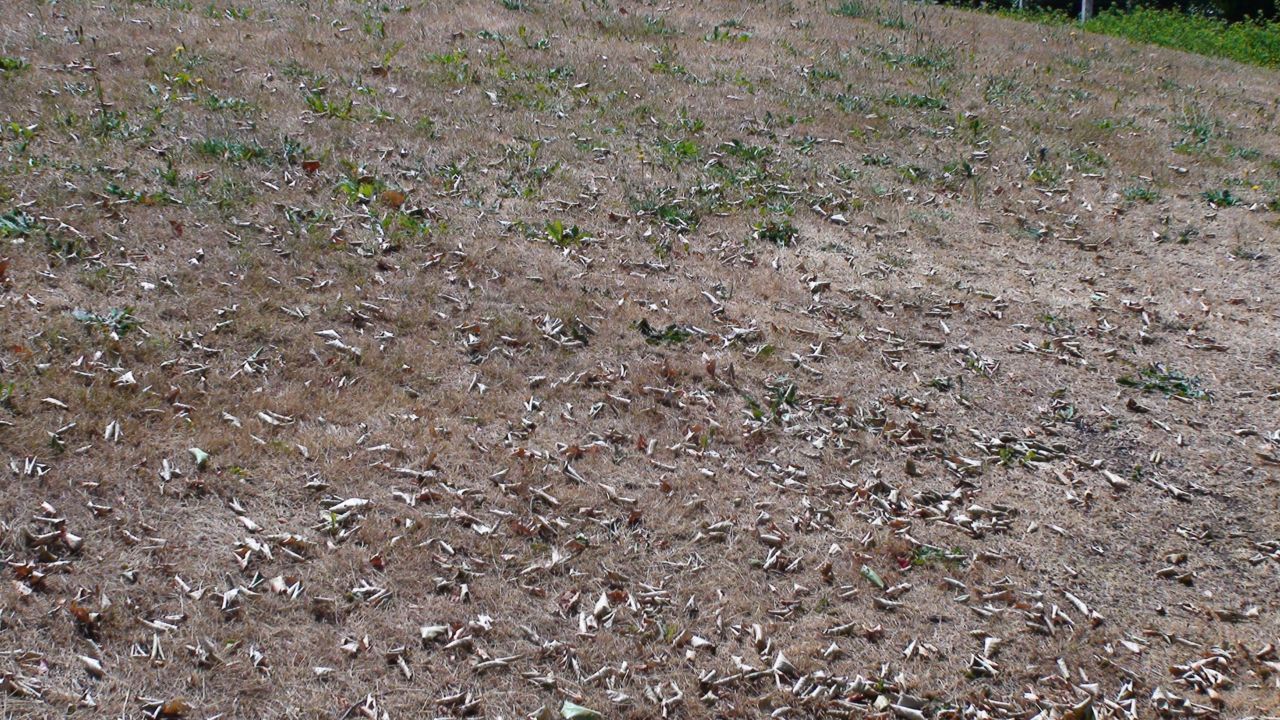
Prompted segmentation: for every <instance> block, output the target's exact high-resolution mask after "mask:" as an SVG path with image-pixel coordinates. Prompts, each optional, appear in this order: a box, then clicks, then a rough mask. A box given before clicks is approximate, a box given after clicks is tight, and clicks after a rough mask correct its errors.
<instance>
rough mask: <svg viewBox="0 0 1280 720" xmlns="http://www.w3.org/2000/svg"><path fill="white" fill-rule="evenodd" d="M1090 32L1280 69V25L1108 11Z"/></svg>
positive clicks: (1172, 13) (1092, 23) (1154, 12)
mask: <svg viewBox="0 0 1280 720" xmlns="http://www.w3.org/2000/svg"><path fill="white" fill-rule="evenodd" d="M1084 27H1085V29H1086V30H1089V31H1090V32H1097V33H1103V34H1106V35H1115V36H1117V37H1123V38H1128V39H1130V40H1137V41H1139V42H1148V43H1152V44H1155V45H1163V46H1165V47H1171V48H1175V49H1178V50H1185V51H1187V52H1193V53H1198V54H1200V55H1210V56H1213V57H1224V58H1228V59H1231V60H1237V61H1239V62H1244V63H1250V64H1253V65H1264V66H1268V67H1280V22H1277V21H1270V22H1266V21H1246V22H1238V23H1227V22H1224V21H1223V20H1219V19H1217V18H1209V17H1204V16H1202V15H1188V14H1186V13H1182V12H1178V11H1176V10H1154V9H1151V8H1138V9H1136V10H1131V11H1129V12H1120V11H1117V10H1108V11H1106V12H1103V13H1101V14H1099V15H1098V16H1097V17H1095V18H1093V19H1092V20H1090V21H1089V22H1087V23H1085V26H1084Z"/></svg>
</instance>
